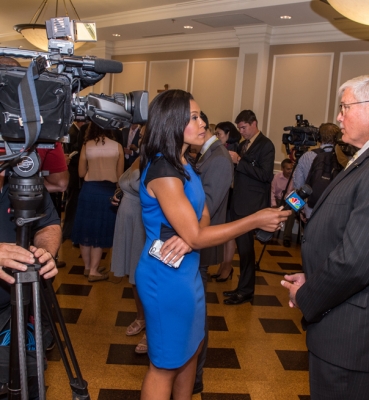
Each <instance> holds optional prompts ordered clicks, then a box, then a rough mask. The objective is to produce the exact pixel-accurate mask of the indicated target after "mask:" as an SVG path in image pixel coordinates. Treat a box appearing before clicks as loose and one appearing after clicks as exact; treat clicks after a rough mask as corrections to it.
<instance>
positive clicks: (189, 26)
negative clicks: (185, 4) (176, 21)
mask: <svg viewBox="0 0 369 400" xmlns="http://www.w3.org/2000/svg"><path fill="white" fill-rule="evenodd" d="M183 28H185V29H193V26H191V25H185V26H184V27H183Z"/></svg>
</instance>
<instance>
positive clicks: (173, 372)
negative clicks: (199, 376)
mask: <svg viewBox="0 0 369 400" xmlns="http://www.w3.org/2000/svg"><path fill="white" fill-rule="evenodd" d="M202 345H203V342H201V343H200V346H199V347H198V349H197V351H196V353H195V354H194V355H193V356H192V357H191V358H190V360H188V361H187V362H186V364H185V365H183V366H182V367H181V368H177V369H170V370H168V369H162V368H156V367H155V366H154V365H153V364H151V363H150V366H149V369H148V371H147V373H146V375H145V378H144V381H143V383H142V389H141V400H169V399H170V395H171V394H173V399H174V400H191V398H192V390H193V385H194V382H195V375H196V366H197V357H198V356H199V354H200V351H201V348H202Z"/></svg>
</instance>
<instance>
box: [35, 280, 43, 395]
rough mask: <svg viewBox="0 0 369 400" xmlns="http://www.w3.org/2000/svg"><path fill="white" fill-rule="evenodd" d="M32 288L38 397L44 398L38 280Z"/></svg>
mask: <svg viewBox="0 0 369 400" xmlns="http://www.w3.org/2000/svg"><path fill="white" fill-rule="evenodd" d="M32 289H33V312H34V317H35V338H36V358H37V379H38V394H39V397H40V399H45V380H44V369H45V368H44V351H43V343H42V327H41V304H40V282H39V281H37V282H33V283H32Z"/></svg>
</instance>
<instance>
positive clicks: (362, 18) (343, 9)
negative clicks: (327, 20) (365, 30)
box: [328, 0, 369, 25]
mask: <svg viewBox="0 0 369 400" xmlns="http://www.w3.org/2000/svg"><path fill="white" fill-rule="evenodd" d="M328 2H329V4H330V5H331V6H332V7H333V8H334V9H335V10H336V11H338V12H339V13H340V14H342V15H343V16H345V17H347V18H348V19H351V20H352V21H355V22H359V23H360V24H364V25H369V2H368V0H350V1H347V0H329V1H328Z"/></svg>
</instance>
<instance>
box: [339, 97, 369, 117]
mask: <svg viewBox="0 0 369 400" xmlns="http://www.w3.org/2000/svg"><path fill="white" fill-rule="evenodd" d="M362 103H369V100H365V101H358V102H356V103H348V104H345V103H341V104H340V105H339V108H340V113H341V115H345V114H346V113H347V111H348V110H349V109H350V106H353V105H355V104H362Z"/></svg>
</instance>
